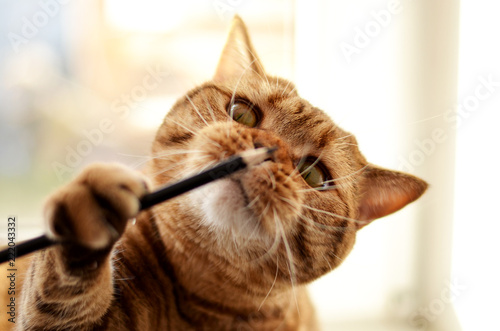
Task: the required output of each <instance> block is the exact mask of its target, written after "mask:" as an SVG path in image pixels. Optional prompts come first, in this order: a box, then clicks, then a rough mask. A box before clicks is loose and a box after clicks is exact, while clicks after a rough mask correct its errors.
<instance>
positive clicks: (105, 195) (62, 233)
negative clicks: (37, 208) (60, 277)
mask: <svg viewBox="0 0 500 331" xmlns="http://www.w3.org/2000/svg"><path fill="white" fill-rule="evenodd" d="M147 191H148V180H147V178H146V177H145V176H143V175H142V174H141V173H139V172H136V171H133V170H130V169H128V168H126V167H125V166H122V165H119V164H103V163H100V164H94V165H92V166H89V167H88V168H86V169H85V170H84V171H83V172H82V173H81V174H80V175H79V176H78V177H77V178H75V179H74V180H73V181H72V182H70V183H69V184H67V185H66V186H64V187H62V188H61V189H59V190H58V191H56V192H55V193H54V194H53V195H52V196H51V197H50V198H49V200H48V201H47V203H46V205H45V210H44V216H45V217H44V218H45V222H46V228H47V236H48V237H49V238H51V239H54V240H57V241H63V242H69V243H71V242H73V243H75V244H79V245H82V246H85V247H88V248H91V249H102V248H106V247H110V246H111V245H112V244H113V243H115V242H116V241H117V240H118V239H119V237H120V236H121V234H122V233H123V231H124V230H125V226H126V225H127V221H128V220H129V219H131V218H133V217H134V216H135V215H136V214H137V213H138V212H139V208H140V202H139V199H140V198H141V197H142V196H144V195H145V194H146V193H147Z"/></svg>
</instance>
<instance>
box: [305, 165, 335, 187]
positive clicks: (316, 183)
mask: <svg viewBox="0 0 500 331" xmlns="http://www.w3.org/2000/svg"><path fill="white" fill-rule="evenodd" d="M298 170H299V172H300V174H301V176H302V178H304V180H305V181H306V183H307V184H308V185H309V186H311V187H313V188H318V187H325V186H327V185H328V183H329V175H328V172H327V171H326V169H325V166H324V165H323V164H322V163H321V162H319V161H318V160H314V159H306V160H305V161H302V162H301V163H300V164H299V165H298Z"/></svg>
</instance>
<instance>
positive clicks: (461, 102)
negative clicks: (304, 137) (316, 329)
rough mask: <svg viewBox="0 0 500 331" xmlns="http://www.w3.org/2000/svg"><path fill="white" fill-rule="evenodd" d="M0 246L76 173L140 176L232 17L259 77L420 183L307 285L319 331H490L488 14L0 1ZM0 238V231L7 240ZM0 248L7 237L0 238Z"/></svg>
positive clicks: (333, 5) (258, 0) (196, 2)
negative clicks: (10, 223)
mask: <svg viewBox="0 0 500 331" xmlns="http://www.w3.org/2000/svg"><path fill="white" fill-rule="evenodd" d="M0 9H1V10H0V35H1V38H0V212H1V213H0V215H1V216H0V217H1V218H3V221H0V234H1V235H2V237H1V238H0V240H4V239H6V228H7V225H6V223H7V217H8V216H10V215H15V216H17V218H18V232H17V239H18V240H21V239H27V238H29V237H32V236H34V235H37V234H40V233H41V231H42V229H41V206H42V205H43V200H44V197H46V196H47V195H48V194H49V193H50V192H51V191H53V190H54V189H55V188H57V187H59V186H61V185H62V184H64V183H65V182H67V181H69V180H70V179H71V178H72V177H73V176H74V175H75V174H77V173H78V171H79V170H80V169H81V168H82V167H84V166H85V165H87V164H89V163H92V162H96V161H119V162H122V163H125V164H127V165H129V166H131V167H135V168H139V167H140V166H141V165H142V164H143V163H144V162H146V161H147V159H148V154H149V148H150V144H151V141H152V139H153V138H154V134H155V130H156V129H157V128H158V126H159V125H160V123H161V121H162V118H163V117H164V115H165V113H166V112H167V111H168V110H169V108H170V107H171V105H172V104H173V103H174V102H175V100H176V99H177V98H179V97H180V96H182V95H183V94H184V93H185V92H186V91H187V90H188V89H190V88H192V87H194V86H195V85H197V84H199V83H202V82H204V81H206V80H209V79H210V78H211V76H212V74H213V72H214V70H215V66H216V64H217V61H218V57H219V54H220V51H221V50H222V46H223V44H224V41H225V38H226V33H227V31H228V28H229V24H230V21H231V18H232V16H233V15H234V14H235V13H238V14H239V15H240V16H242V18H243V19H244V21H245V22H246V23H247V25H248V28H249V30H250V34H251V38H252V40H253V43H254V46H255V48H256V50H257V52H258V54H259V56H260V57H261V60H262V62H263V64H264V67H265V68H266V70H267V71H268V72H269V73H271V74H276V75H281V76H283V77H285V78H288V79H291V80H293V81H294V82H295V83H296V85H297V87H298V91H299V93H300V94H301V95H302V96H303V97H304V98H306V99H308V100H309V101H310V102H311V103H312V104H313V105H315V106H318V107H320V108H322V109H324V110H325V111H327V112H328V113H329V114H330V115H331V116H332V117H333V119H334V120H335V121H336V122H337V123H338V124H339V125H340V126H342V127H343V128H344V129H346V130H349V131H351V132H353V133H354V134H355V135H356V137H357V138H358V141H359V144H360V148H361V150H362V151H363V152H364V154H365V155H366V156H367V158H368V159H369V160H370V161H371V162H373V163H377V164H379V165H381V166H384V167H388V168H394V169H398V170H402V171H406V172H411V173H413V174H416V175H418V176H421V177H423V178H424V179H426V180H427V181H428V182H430V184H431V188H430V190H429V191H428V193H426V195H425V196H424V197H423V198H422V199H421V200H419V201H418V202H417V203H414V204H412V205H411V206H409V207H408V208H406V209H405V210H403V211H401V212H399V213H397V214H396V215H392V216H389V217H386V218H384V219H381V220H378V221H376V222H374V223H373V224H371V225H370V226H369V227H367V228H366V229H363V230H362V231H361V232H360V233H359V236H358V243H357V244H356V246H355V248H354V250H353V252H352V254H351V255H350V256H349V258H348V259H347V260H346V261H345V263H343V264H342V265H341V266H340V267H339V268H338V269H337V270H335V271H334V272H332V273H331V274H329V275H327V276H325V277H323V278H321V279H320V280H319V281H318V282H316V283H314V284H313V285H312V286H311V292H312V295H313V299H314V301H316V303H317V308H318V314H319V315H320V318H321V321H322V323H323V325H324V329H325V330H343V331H355V330H369V331H374V330H375V331H376V330H384V331H388V330H389V331H390V330H394V331H396V330H397V331H404V330H440V331H457V330H464V331H469V330H470V331H473V330H500V322H499V321H498V319H497V318H496V316H497V314H498V312H499V311H500V304H499V302H498V298H499V297H500V285H499V284H500V282H499V280H500V271H499V268H498V267H496V264H497V262H495V261H498V258H497V257H496V255H497V254H498V253H499V252H500V241H499V240H498V239H497V237H498V235H499V233H500V216H499V213H498V212H497V209H496V203H498V202H497V200H498V198H500V194H499V193H498V192H497V188H498V187H500V180H499V179H498V177H497V176H496V164H497V161H498V159H499V158H498V157H497V155H496V152H495V150H497V149H498V143H499V142H500V133H499V130H497V129H496V126H497V123H499V122H500V111H499V110H500V109H499V106H500V96H499V94H500V64H499V59H500V43H499V42H498V37H497V34H498V31H500V21H498V18H497V16H498V13H499V12H500V4H497V3H496V2H494V1H488V0H476V1H470V0H469V1H466V0H464V1H461V2H460V1H458V0H442V1H432V0H419V1H411V0H351V1H341V0H333V1H327V0H313V1H301V0H295V1H285V0H265V1H264V0H253V1H250V0H190V1H170V0H168V1H167V0H164V1H160V0H143V1H137V0H135V1H134V0H87V1H83V0H73V1H69V0H23V1H7V0H0ZM4 234H5V235H4ZM4 237H5V238H4Z"/></svg>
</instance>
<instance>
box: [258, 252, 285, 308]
mask: <svg viewBox="0 0 500 331" xmlns="http://www.w3.org/2000/svg"><path fill="white" fill-rule="evenodd" d="M279 257H280V256H279V255H276V275H274V281H273V284H272V285H271V288H270V289H269V291H268V292H267V294H266V297H265V298H264V300H262V302H261V303H260V305H259V308H258V309H257V311H260V308H262V305H263V304H264V302H266V300H267V298H268V297H269V295H270V294H271V291H272V290H273V288H274V284H276V280H277V279H278V270H279V263H278V261H279Z"/></svg>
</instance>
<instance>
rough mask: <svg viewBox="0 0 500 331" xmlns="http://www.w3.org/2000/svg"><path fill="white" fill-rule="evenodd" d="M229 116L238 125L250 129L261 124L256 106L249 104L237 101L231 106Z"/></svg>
mask: <svg viewBox="0 0 500 331" xmlns="http://www.w3.org/2000/svg"><path fill="white" fill-rule="evenodd" d="M229 115H230V116H231V117H232V119H233V120H235V121H236V122H238V123H241V124H243V125H246V126H248V127H251V128H253V127H255V126H257V123H258V122H259V113H258V111H257V109H256V108H255V106H254V105H252V104H249V103H247V102H242V101H236V102H234V103H233V104H231V107H230V109H229Z"/></svg>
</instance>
